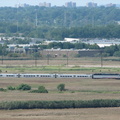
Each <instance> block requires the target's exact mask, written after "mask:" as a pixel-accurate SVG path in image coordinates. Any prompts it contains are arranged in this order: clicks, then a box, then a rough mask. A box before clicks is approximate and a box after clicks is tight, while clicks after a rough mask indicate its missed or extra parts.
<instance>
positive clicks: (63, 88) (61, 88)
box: [57, 84, 65, 91]
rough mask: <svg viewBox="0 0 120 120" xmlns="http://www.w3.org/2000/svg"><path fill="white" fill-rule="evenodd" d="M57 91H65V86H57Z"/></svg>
mask: <svg viewBox="0 0 120 120" xmlns="http://www.w3.org/2000/svg"><path fill="white" fill-rule="evenodd" d="M57 89H58V90H59V91H65V84H59V85H58V86H57Z"/></svg>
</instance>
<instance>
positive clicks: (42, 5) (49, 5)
mask: <svg viewBox="0 0 120 120" xmlns="http://www.w3.org/2000/svg"><path fill="white" fill-rule="evenodd" d="M39 6H40V7H51V3H46V2H44V3H39Z"/></svg>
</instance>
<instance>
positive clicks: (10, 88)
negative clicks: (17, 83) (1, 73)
mask: <svg viewBox="0 0 120 120" xmlns="http://www.w3.org/2000/svg"><path fill="white" fill-rule="evenodd" d="M7 89H8V90H15V87H12V86H8V88H7Z"/></svg>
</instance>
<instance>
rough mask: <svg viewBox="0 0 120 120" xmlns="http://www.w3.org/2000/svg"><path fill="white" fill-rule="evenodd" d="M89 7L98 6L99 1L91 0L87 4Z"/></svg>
mask: <svg viewBox="0 0 120 120" xmlns="http://www.w3.org/2000/svg"><path fill="white" fill-rule="evenodd" d="M86 6H87V7H97V3H93V2H89V3H87V4H86Z"/></svg>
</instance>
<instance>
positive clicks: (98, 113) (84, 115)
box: [0, 108, 120, 120]
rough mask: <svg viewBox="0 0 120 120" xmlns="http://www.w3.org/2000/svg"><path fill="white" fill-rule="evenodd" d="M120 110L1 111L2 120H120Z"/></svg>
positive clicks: (0, 117)
mask: <svg viewBox="0 0 120 120" xmlns="http://www.w3.org/2000/svg"><path fill="white" fill-rule="evenodd" d="M119 111H120V108H89V109H86V108H84V109H62V110H59V109H58V110H44V109H42V110H37V109H36V110H11V111H4V110H0V120H33V119H34V120H119V118H120V114H119Z"/></svg>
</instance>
